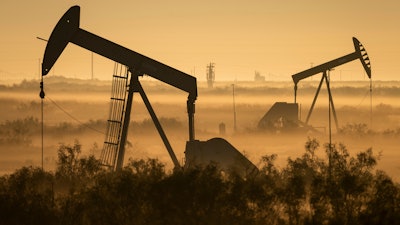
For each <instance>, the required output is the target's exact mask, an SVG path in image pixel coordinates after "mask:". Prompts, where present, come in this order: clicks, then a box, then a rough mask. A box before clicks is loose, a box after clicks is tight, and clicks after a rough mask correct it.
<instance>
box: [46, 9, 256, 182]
mask: <svg viewBox="0 0 400 225" xmlns="http://www.w3.org/2000/svg"><path fill="white" fill-rule="evenodd" d="M79 20H80V7H79V6H73V7H71V8H70V9H69V10H68V11H67V12H66V13H65V14H64V15H63V16H62V18H61V19H60V20H59V22H58V23H57V25H56V26H55V28H54V30H53V32H52V33H51V36H50V38H49V40H48V42H47V46H46V50H45V54H44V57H43V62H42V76H45V75H46V74H48V73H49V71H50V69H51V68H52V66H53V65H54V63H55V62H56V61H57V59H58V57H59V56H60V55H61V53H62V52H63V50H64V49H65V47H66V46H67V44H68V43H70V42H71V43H73V44H76V45H78V46H80V47H82V48H85V49H87V50H89V51H92V52H94V53H97V54H99V55H102V56H104V57H106V58H109V59H111V60H113V61H115V62H117V63H120V64H122V65H124V66H126V71H125V73H122V74H115V73H114V76H113V80H114V82H113V91H112V96H111V111H110V119H109V120H108V128H107V135H106V141H105V142H104V147H103V150H102V153H101V156H100V160H101V162H102V163H103V164H104V165H105V166H108V167H109V168H111V169H112V170H120V169H121V168H122V167H123V162H124V155H125V143H126V141H127V134H128V127H129V122H130V114H131V109H132V100H133V95H134V93H139V94H140V96H141V97H142V99H143V101H144V103H145V105H146V107H147V109H148V111H149V114H150V116H151V118H152V120H153V122H154V124H155V126H156V128H157V130H158V132H159V134H160V137H161V138H162V140H163V142H164V145H165V147H166V148H167V151H168V153H169V155H170V157H171V159H172V161H173V163H174V165H175V168H187V167H192V166H201V165H206V164H209V163H216V164H217V165H218V166H219V167H220V168H221V169H223V170H234V171H236V172H237V173H239V174H241V175H242V176H249V175H254V174H255V173H257V171H258V169H257V167H256V166H254V164H253V163H251V161H249V160H248V159H247V158H246V157H245V156H243V155H242V154H241V153H240V152H239V151H238V150H237V149H236V148H234V147H233V146H232V145H230V144H229V143H228V142H227V141H226V140H224V139H221V138H213V139H210V140H208V141H199V140H196V139H195V127H194V113H195V101H196V98H197V82H196V78H195V77H193V76H190V75H188V74H186V73H184V72H181V71H179V70H176V69H174V68H172V67H169V66H167V65H165V64H163V63H160V62H158V61H156V60H154V59H151V58H149V57H146V56H144V55H141V54H139V53H137V52H135V51H132V50H130V49H127V48H125V47H123V46H121V45H118V44H116V43H114V42H111V41H109V40H106V39H104V38H102V37H99V36H97V35H95V34H93V33H90V32H88V31H86V30H83V29H81V28H80V27H79ZM143 75H148V76H151V77H153V78H155V79H157V80H159V81H162V82H164V83H167V84H169V85H171V86H173V87H176V88H178V89H180V90H182V91H185V92H187V93H188V99H187V102H186V104H187V113H188V123H189V140H188V141H187V144H186V150H185V165H184V166H183V167H182V166H181V165H180V164H179V161H178V159H177V157H176V156H175V153H174V151H173V150H172V147H171V145H170V143H169V141H168V139H167V136H166V135H165V133H164V131H163V129H162V126H161V124H160V122H159V120H158V119H157V116H156V114H155V112H154V110H153V108H152V106H151V104H150V102H149V100H148V98H147V96H146V93H145V91H144V90H143V88H142V85H141V83H140V79H139V78H140V77H141V76H143ZM128 80H129V82H128Z"/></svg>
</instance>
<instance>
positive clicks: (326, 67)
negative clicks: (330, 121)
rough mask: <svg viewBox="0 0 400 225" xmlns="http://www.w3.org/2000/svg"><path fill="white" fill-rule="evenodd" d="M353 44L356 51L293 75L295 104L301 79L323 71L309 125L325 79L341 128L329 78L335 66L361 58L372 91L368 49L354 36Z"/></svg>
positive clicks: (331, 104) (336, 123) (337, 126)
mask: <svg viewBox="0 0 400 225" xmlns="http://www.w3.org/2000/svg"><path fill="white" fill-rule="evenodd" d="M353 44H354V48H355V51H354V52H353V53H350V54H347V55H345V56H342V57H339V58H337V59H334V60H331V61H329V62H326V63H323V64H321V65H318V66H315V67H312V68H310V69H307V70H304V71H302V72H299V73H296V74H294V75H292V78H293V82H294V104H297V103H296V100H297V99H296V98H297V84H298V83H299V81H300V80H303V79H305V78H308V77H311V76H313V75H316V74H319V73H322V78H321V81H320V83H319V85H318V88H317V92H316V93H315V96H314V99H313V102H312V104H311V108H310V111H309V112H308V115H307V118H306V121H305V124H306V125H308V121H309V119H310V116H311V113H312V111H313V109H314V105H315V102H316V100H317V97H318V94H319V91H320V90H321V86H322V83H323V81H324V80H325V83H326V88H327V90H328V95H329V104H330V106H331V108H332V113H333V117H334V119H335V125H336V129H337V130H338V129H339V123H338V120H337V116H336V111H335V106H334V104H333V98H332V94H331V89H330V84H329V82H330V81H329V79H328V73H329V71H330V70H332V69H333V68H335V67H337V66H340V65H343V64H345V63H348V62H351V61H353V60H357V59H359V60H360V61H361V64H362V65H363V67H364V70H365V72H366V73H367V75H368V78H369V79H370V91H372V84H371V62H370V59H369V56H368V54H367V50H366V49H365V47H364V46H363V45H362V44H361V42H360V41H359V40H358V39H357V38H355V37H353Z"/></svg>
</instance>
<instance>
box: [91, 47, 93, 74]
mask: <svg viewBox="0 0 400 225" xmlns="http://www.w3.org/2000/svg"><path fill="white" fill-rule="evenodd" d="M91 54H92V80H93V52H92V53H91Z"/></svg>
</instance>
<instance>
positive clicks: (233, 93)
mask: <svg viewBox="0 0 400 225" xmlns="http://www.w3.org/2000/svg"><path fill="white" fill-rule="evenodd" d="M232 95H233V130H234V131H235V132H236V131H237V127H236V104H235V84H232Z"/></svg>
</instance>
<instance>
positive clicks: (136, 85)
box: [116, 72, 181, 170]
mask: <svg viewBox="0 0 400 225" xmlns="http://www.w3.org/2000/svg"><path fill="white" fill-rule="evenodd" d="M140 75H141V74H135V72H133V73H132V76H131V80H130V83H129V90H128V100H127V101H128V102H127V103H126V108H125V117H124V121H123V128H122V133H121V142H120V146H119V149H118V157H117V165H116V169H117V170H120V169H122V166H123V161H124V155H125V143H126V139H127V136H128V127H129V122H130V114H131V109H132V100H133V93H134V92H139V94H140V96H141V97H142V99H143V102H144V104H145V105H146V108H147V110H148V111H149V114H150V116H151V119H152V120H153V123H154V125H155V126H156V128H157V131H158V133H159V134H160V137H161V139H162V141H163V142H164V145H165V147H166V148H167V151H168V153H169V155H170V157H171V159H172V161H173V163H174V166H175V168H181V166H180V164H179V161H178V159H177V158H176V155H175V153H174V151H173V150H172V147H171V144H170V143H169V141H168V138H167V136H166V135H165V132H164V130H163V129H162V127H161V124H160V121H159V120H158V118H157V116H156V114H155V112H154V110H153V107H152V106H151V104H150V102H149V99H148V98H147V95H146V93H145V92H144V90H143V87H142V85H141V84H140V82H139V80H138V76H140Z"/></svg>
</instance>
